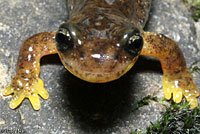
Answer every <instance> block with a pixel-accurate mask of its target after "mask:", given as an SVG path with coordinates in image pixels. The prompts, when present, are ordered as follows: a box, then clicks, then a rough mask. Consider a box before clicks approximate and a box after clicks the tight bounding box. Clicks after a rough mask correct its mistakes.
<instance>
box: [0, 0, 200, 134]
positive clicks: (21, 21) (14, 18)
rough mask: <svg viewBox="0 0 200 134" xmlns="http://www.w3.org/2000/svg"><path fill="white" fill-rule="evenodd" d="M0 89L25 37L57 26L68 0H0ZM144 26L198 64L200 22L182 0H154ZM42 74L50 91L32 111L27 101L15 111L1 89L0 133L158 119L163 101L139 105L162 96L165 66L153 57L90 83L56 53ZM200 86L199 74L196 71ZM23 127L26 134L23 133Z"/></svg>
mask: <svg viewBox="0 0 200 134" xmlns="http://www.w3.org/2000/svg"><path fill="white" fill-rule="evenodd" d="M0 9H1V12H0V16H1V18H0V89H2V88H4V87H6V85H8V84H9V82H10V81H11V77H12V76H13V75H14V74H15V66H16V62H17V56H18V52H19V49H20V46H21V43H22V41H23V40H25V39H26V38H28V37H30V36H31V35H34V34H36V33H39V32H44V31H52V30H57V29H58V27H59V25H60V24H61V23H63V22H64V21H65V18H66V16H67V12H66V9H65V0H32V1H25V0H15V1H8V0H0ZM145 30H146V31H152V32H156V33H163V34H165V35H166V36H168V37H170V38H172V39H174V40H175V41H177V42H178V44H179V45H180V47H181V49H182V51H183V53H184V56H185V57H186V61H187V65H188V67H190V68H192V67H194V66H196V65H198V66H200V22H194V21H193V19H192V18H191V14H190V13H189V11H188V9H187V8H186V7H185V6H184V4H183V3H182V1H181V0H162V1H161V0H154V1H153V4H152V10H151V14H150V18H149V22H148V24H147V26H146V28H145ZM41 63H42V67H41V75H40V77H41V78H42V79H43V80H44V82H45V88H46V89H47V91H48V92H49V94H50V98H49V99H48V100H45V101H44V100H42V99H41V105H42V108H41V110H39V111H34V110H33V108H32V107H31V105H30V103H29V101H28V100H25V101H24V102H23V104H22V105H21V106H20V107H19V108H18V109H16V110H11V109H10V108H9V106H8V105H9V102H10V100H11V96H8V97H4V96H2V94H1V93H0V133H1V132H2V131H4V132H6V131H15V130H20V131H23V132H26V133H27V134H33V133H36V134H45V133H49V134H129V133H130V132H131V131H135V130H136V129H137V130H145V128H146V127H148V126H149V125H150V122H155V121H156V120H157V119H159V118H160V116H161V114H160V112H162V111H165V105H167V103H166V104H161V103H159V102H154V101H151V103H150V104H149V105H147V106H143V107H140V108H139V109H138V110H135V109H136V107H137V101H138V100H140V99H142V98H143V97H146V96H148V95H151V96H158V99H159V100H162V98H163V91H162V83H161V80H162V70H161V67H160V63H159V62H158V61H157V60H155V59H152V58H146V57H140V59H139V61H138V62H137V63H136V65H135V66H134V68H133V69H131V70H130V71H129V72H128V74H127V75H125V76H123V77H122V78H120V79H119V80H117V81H114V82H110V83H107V84H101V85H99V84H90V83H86V82H83V81H81V80H79V79H78V78H75V77H74V76H72V75H71V74H70V73H69V72H68V71H67V70H66V69H65V68H64V67H63V66H62V64H61V63H60V61H59V57H58V56H57V55H52V56H47V57H44V58H43V59H42V61H41ZM194 79H195V82H196V84H197V86H198V87H199V88H200V73H198V72H195V73H194ZM23 132H22V133H23Z"/></svg>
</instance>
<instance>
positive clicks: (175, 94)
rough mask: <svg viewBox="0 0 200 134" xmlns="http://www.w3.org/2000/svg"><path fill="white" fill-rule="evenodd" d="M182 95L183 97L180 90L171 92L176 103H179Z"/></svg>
mask: <svg viewBox="0 0 200 134" xmlns="http://www.w3.org/2000/svg"><path fill="white" fill-rule="evenodd" d="M182 97H183V94H182V92H180V91H177V92H174V93H173V100H174V102H176V103H180V102H181V100H182Z"/></svg>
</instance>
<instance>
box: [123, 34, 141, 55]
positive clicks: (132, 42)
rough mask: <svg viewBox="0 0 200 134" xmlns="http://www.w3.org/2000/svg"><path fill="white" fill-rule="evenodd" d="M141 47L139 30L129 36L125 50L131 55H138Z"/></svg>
mask: <svg viewBox="0 0 200 134" xmlns="http://www.w3.org/2000/svg"><path fill="white" fill-rule="evenodd" d="M142 47H143V38H142V36H141V35H140V33H139V32H135V33H133V34H131V36H129V38H128V40H127V42H126V44H125V50H126V51H127V52H128V53H129V54H130V55H132V56H138V55H139V52H140V51H141V50H142Z"/></svg>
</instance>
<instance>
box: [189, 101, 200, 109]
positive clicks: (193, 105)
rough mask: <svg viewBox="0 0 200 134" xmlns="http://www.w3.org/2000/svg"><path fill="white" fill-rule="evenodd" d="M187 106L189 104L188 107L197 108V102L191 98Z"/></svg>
mask: <svg viewBox="0 0 200 134" xmlns="http://www.w3.org/2000/svg"><path fill="white" fill-rule="evenodd" d="M189 104H190V107H191V108H192V109H193V108H195V107H197V106H198V100H197V98H192V99H191V100H190V101H189Z"/></svg>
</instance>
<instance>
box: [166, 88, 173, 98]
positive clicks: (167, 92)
mask: <svg viewBox="0 0 200 134" xmlns="http://www.w3.org/2000/svg"><path fill="white" fill-rule="evenodd" d="M164 94H165V98H166V99H167V100H169V99H171V96H172V92H171V91H170V89H169V88H164Z"/></svg>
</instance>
